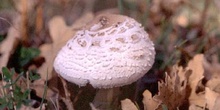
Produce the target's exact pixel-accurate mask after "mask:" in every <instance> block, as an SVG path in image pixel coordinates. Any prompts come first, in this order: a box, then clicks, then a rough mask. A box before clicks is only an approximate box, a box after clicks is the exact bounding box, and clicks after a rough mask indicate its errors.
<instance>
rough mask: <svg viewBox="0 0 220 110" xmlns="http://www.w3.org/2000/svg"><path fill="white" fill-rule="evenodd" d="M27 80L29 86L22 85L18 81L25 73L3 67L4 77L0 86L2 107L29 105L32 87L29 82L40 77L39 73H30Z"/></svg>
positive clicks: (17, 107)
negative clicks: (17, 72)
mask: <svg viewBox="0 0 220 110" xmlns="http://www.w3.org/2000/svg"><path fill="white" fill-rule="evenodd" d="M28 74H29V75H28V76H27V78H26V79H27V80H26V81H25V83H26V85H27V87H26V88H24V87H21V86H20V85H19V84H17V82H18V81H19V80H20V79H21V78H23V77H24V73H23V72H22V73H20V74H18V75H16V73H15V70H14V69H10V70H9V69H8V68H6V67H3V68H2V77H1V79H2V80H1V84H2V87H1V88H0V90H1V91H0V96H1V97H0V109H9V110H16V109H20V108H21V106H22V105H25V106H29V103H30V101H31V100H30V91H31V90H30V87H29V84H28V83H29V82H30V81H33V80H37V79H39V78H40V77H39V75H37V74H33V73H32V72H29V73H28Z"/></svg>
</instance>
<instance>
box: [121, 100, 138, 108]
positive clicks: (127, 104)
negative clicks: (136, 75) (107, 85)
mask: <svg viewBox="0 0 220 110" xmlns="http://www.w3.org/2000/svg"><path fill="white" fill-rule="evenodd" d="M121 109H122V110H138V108H137V107H136V106H135V104H134V103H133V102H132V101H131V100H130V99H124V100H122V101H121Z"/></svg>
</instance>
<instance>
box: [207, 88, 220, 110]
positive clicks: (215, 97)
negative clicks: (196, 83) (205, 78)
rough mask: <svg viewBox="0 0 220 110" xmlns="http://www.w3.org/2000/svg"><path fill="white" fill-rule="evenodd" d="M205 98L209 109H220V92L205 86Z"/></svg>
mask: <svg viewBox="0 0 220 110" xmlns="http://www.w3.org/2000/svg"><path fill="white" fill-rule="evenodd" d="M205 99H206V103H207V106H208V108H209V110H219V108H220V94H219V93H216V92H214V91H212V90H211V89H209V88H207V87H206V88H205Z"/></svg>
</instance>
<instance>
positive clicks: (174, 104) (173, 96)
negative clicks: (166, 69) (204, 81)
mask: <svg viewBox="0 0 220 110" xmlns="http://www.w3.org/2000/svg"><path fill="white" fill-rule="evenodd" d="M177 69H178V68H177ZM180 69H181V68H180ZM173 72H174V73H173V75H172V76H171V75H170V76H169V75H168V74H167V73H166V74H165V81H164V82H163V81H161V82H158V89H159V93H158V95H155V96H154V97H153V98H154V99H156V100H157V101H160V102H161V103H163V104H165V105H166V106H167V108H168V109H169V110H174V109H176V108H178V107H179V106H180V105H181V104H183V102H184V100H185V97H186V86H187V80H183V81H180V79H181V78H180V77H179V75H178V74H179V73H180V72H182V70H176V71H173ZM184 72H186V71H184ZM184 77H185V76H184Z"/></svg>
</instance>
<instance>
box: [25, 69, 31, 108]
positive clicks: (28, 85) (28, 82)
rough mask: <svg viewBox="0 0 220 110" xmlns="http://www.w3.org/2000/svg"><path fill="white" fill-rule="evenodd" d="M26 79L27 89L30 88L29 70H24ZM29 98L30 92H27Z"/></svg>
mask: <svg viewBox="0 0 220 110" xmlns="http://www.w3.org/2000/svg"><path fill="white" fill-rule="evenodd" d="M26 76H27V77H26V81H27V89H28V90H30V80H29V72H26ZM30 99H31V94H30V93H29V94H28V100H30ZM28 109H29V110H30V109H31V108H30V106H28Z"/></svg>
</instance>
